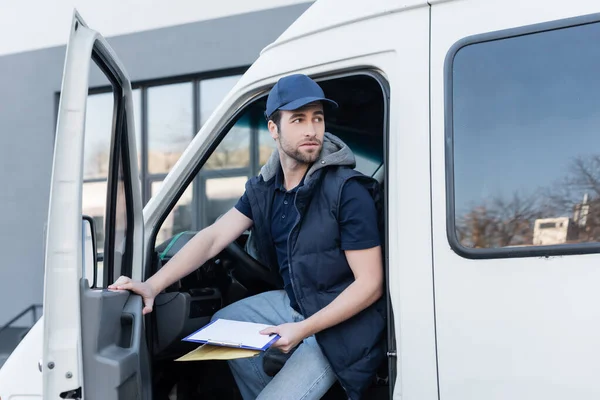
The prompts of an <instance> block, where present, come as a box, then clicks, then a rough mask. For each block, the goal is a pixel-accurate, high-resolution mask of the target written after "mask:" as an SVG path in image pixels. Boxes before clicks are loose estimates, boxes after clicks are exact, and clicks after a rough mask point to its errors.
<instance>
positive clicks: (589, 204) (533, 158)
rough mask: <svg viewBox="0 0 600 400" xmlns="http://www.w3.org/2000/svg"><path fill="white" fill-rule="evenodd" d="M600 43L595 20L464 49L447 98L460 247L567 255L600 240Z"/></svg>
mask: <svg viewBox="0 0 600 400" xmlns="http://www.w3.org/2000/svg"><path fill="white" fill-rule="evenodd" d="M599 39H600V23H591V24H586V25H579V26H572V27H567V28H561V29H554V30H548V31H544V32H538V33H532V34H526V35H521V36H514V37H505V38H499V39H497V40H486V41H483V42H479V43H477V42H475V40H474V41H473V42H471V43H470V44H468V45H465V46H463V47H460V48H459V49H458V50H457V51H456V53H455V55H454V59H453V62H452V63H450V64H449V65H448V68H450V69H451V76H452V79H451V81H450V82H449V86H448V87H449V88H450V92H449V93H448V94H449V96H448V97H447V101H449V102H451V107H450V108H448V109H451V110H452V115H451V117H450V118H449V120H448V121H449V125H448V126H447V128H448V129H447V134H448V135H450V137H449V138H450V139H451V140H450V141H448V142H449V143H451V145H450V147H448V152H447V155H448V161H449V170H448V171H449V175H448V182H449V183H450V185H449V196H450V204H451V207H452V208H453V209H451V211H452V212H453V215H452V212H451V213H450V215H449V218H450V223H449V225H448V226H449V229H450V232H449V237H450V238H451V241H454V243H453V246H454V247H455V249H456V248H457V247H456V246H458V248H460V250H461V251H462V252H464V251H466V252H467V253H470V254H475V253H477V252H478V251H480V250H476V249H495V251H496V253H497V254H509V253H510V254H516V255H518V254H524V252H522V251H521V250H522V249H521V248H522V247H525V248H526V249H527V248H528V250H527V251H528V252H529V254H532V255H533V254H535V251H536V249H532V248H531V246H554V248H555V249H556V248H557V245H562V246H559V247H558V250H557V251H558V252H559V253H560V252H565V251H566V249H567V247H568V245H575V244H577V246H570V247H568V248H570V249H573V251H583V250H582V249H583V248H589V247H586V246H581V245H580V244H582V243H591V242H598V241H599V240H600V136H599V135H598V127H599V126H600V80H599V79H598V69H599V67H600V47H598V46H597V45H596V43H597V41H598V40H599ZM561 248H562V250H561ZM500 249H503V250H500ZM577 249H579V250H577ZM538 250H539V252H540V254H546V253H544V252H547V251H549V250H548V249H546V250H545V249H544V248H540V249H538ZM498 251H500V253H498ZM484 252H485V250H484ZM502 252H504V253H502ZM479 254H483V253H481V252H480V253H479ZM486 254H491V253H490V252H489V251H488V253H486Z"/></svg>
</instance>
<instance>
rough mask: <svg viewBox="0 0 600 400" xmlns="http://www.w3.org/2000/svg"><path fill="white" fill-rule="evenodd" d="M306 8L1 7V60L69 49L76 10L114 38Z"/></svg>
mask: <svg viewBox="0 0 600 400" xmlns="http://www.w3.org/2000/svg"><path fill="white" fill-rule="evenodd" d="M309 1H310V0H309ZM306 2H308V1H307V0H251V1H249V0H220V1H213V0H169V1H157V0H102V1H97V0H51V1H48V0H21V1H16V0H12V1H10V0H6V1H0V37H2V38H4V39H3V40H0V56H1V55H5V54H11V53H18V52H22V51H28V50H34V49H40V48H45V47H51V46H57V45H62V44H65V43H66V41H67V39H68V33H69V28H70V22H71V19H72V16H73V9H74V8H76V9H77V10H78V11H79V13H80V14H81V16H82V17H83V19H84V21H86V23H87V24H88V26H89V27H90V28H92V29H94V30H96V31H98V32H100V33H101V34H102V35H103V36H105V37H109V36H115V35H121V34H126V33H132V32H139V31H143V30H148V29H153V28H159V27H166V26H172V25H179V24H184V23H189V22H195V21H200V20H207V19H213V18H219V17H223V16H227V15H233V14H242V13H247V12H251V11H257V10H262V9H267V8H274V7H283V6H288V5H292V4H299V3H306ZM7 38H10V40H8V39H7Z"/></svg>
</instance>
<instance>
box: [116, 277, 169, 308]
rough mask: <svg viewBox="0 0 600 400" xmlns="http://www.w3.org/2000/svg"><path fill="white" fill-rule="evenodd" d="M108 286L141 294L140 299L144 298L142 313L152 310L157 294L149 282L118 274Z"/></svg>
mask: <svg viewBox="0 0 600 400" xmlns="http://www.w3.org/2000/svg"><path fill="white" fill-rule="evenodd" d="M108 288H109V289H113V290H131V291H132V292H133V293H136V294H139V295H140V296H142V299H143V300H144V309H143V310H142V315H145V314H148V313H151V312H152V307H153V306H154V298H155V297H156V295H157V294H158V293H155V290H154V288H153V287H152V286H151V285H150V284H149V283H147V282H138V281H134V280H132V279H131V278H128V277H126V276H120V277H119V279H117V280H116V281H115V283H113V284H112V285H110V286H109V287H108Z"/></svg>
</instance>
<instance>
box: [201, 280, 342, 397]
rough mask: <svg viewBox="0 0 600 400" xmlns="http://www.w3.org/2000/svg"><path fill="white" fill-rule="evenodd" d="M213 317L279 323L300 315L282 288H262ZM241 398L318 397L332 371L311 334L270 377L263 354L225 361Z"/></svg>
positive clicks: (331, 380)
mask: <svg viewBox="0 0 600 400" xmlns="http://www.w3.org/2000/svg"><path fill="white" fill-rule="evenodd" d="M217 318H224V319H231V320H236V321H248V322H257V323H261V324H269V325H281V324H284V323H287V322H298V321H302V320H303V319H304V318H303V317H302V315H301V314H299V313H297V312H296V311H295V310H294V309H293V308H292V307H290V300H289V298H288V296H287V294H286V293H285V291H283V290H276V291H271V292H265V293H261V294H258V295H256V296H252V297H248V298H246V299H243V300H240V301H238V302H235V303H233V304H231V305H229V306H227V307H225V308H223V309H222V310H219V311H218V312H217V313H216V314H215V315H214V316H213V320H214V319H217ZM228 363H229V367H230V368H231V372H232V373H233V377H234V378H235V381H236V383H237V385H238V388H239V389H240V392H241V394H242V397H243V398H244V400H248V399H260V400H281V399H290V400H309V399H320V398H321V397H322V396H323V395H324V394H325V393H326V392H327V391H328V390H329V388H330V387H331V386H332V385H333V384H334V382H335V379H336V378H335V374H334V373H333V371H332V370H331V366H330V365H329V362H328V361H327V359H326V358H325V356H324V355H323V353H322V352H321V349H320V347H319V345H318V344H317V341H316V339H315V337H314V336H310V337H308V338H306V339H304V342H303V343H302V344H301V345H299V347H298V348H297V349H296V351H294V353H293V354H292V355H291V357H290V358H289V359H288V360H287V361H286V363H285V365H284V366H283V368H282V369H281V371H279V372H278V373H277V374H276V375H275V376H274V377H270V376H268V375H267V374H265V372H264V371H263V354H262V353H261V354H260V355H259V356H257V357H251V358H240V359H236V360H230V361H228Z"/></svg>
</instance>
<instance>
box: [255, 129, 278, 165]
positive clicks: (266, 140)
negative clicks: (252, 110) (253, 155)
mask: <svg viewBox="0 0 600 400" xmlns="http://www.w3.org/2000/svg"><path fill="white" fill-rule="evenodd" d="M275 147H276V146H275V141H274V140H273V138H272V137H271V132H269V128H267V122H266V121H265V120H264V118H262V119H261V124H260V126H259V131H258V159H259V164H260V166H261V167H262V166H263V165H265V164H266V163H267V161H269V157H271V154H272V153H273V150H275Z"/></svg>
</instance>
